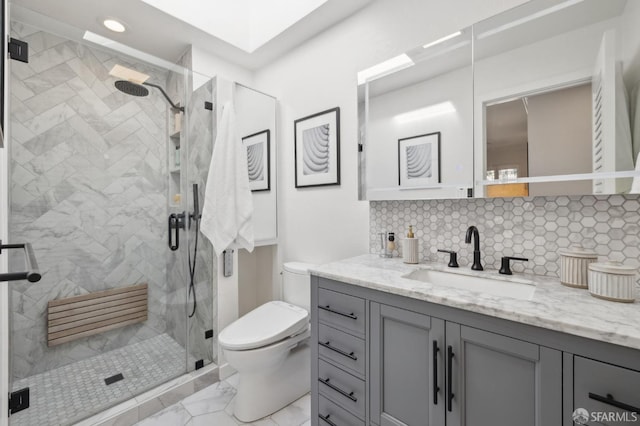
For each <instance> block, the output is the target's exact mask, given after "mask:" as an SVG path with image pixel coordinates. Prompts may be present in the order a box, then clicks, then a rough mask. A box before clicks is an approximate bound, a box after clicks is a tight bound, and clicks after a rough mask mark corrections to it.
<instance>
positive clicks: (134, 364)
mask: <svg viewBox="0 0 640 426" xmlns="http://www.w3.org/2000/svg"><path fill="white" fill-rule="evenodd" d="M118 373H122V375H123V376H124V380H120V381H118V382H116V383H113V384H111V385H108V386H107V385H106V384H105V381H104V379H106V378H107V377H111V376H113V375H115V374H118ZM184 373H185V349H184V348H183V347H182V346H180V345H179V344H178V343H177V342H176V341H175V340H173V339H172V338H171V337H170V336H169V335H168V334H161V335H159V336H156V337H152V338H150V339H147V340H145V341H143V342H139V343H135V344H133V345H129V346H125V347H123V348H120V349H117V350H114V351H110V352H107V353H105V354H102V355H99V356H96V357H93V358H89V359H86V360H83V361H78V362H76V363H73V364H70V365H66V366H64V367H61V368H57V369H55V370H51V371H47V372H46V373H42V374H37V375H34V376H31V377H27V378H25V379H21V380H17V381H15V382H14V383H13V386H12V388H13V390H18V389H22V388H24V387H29V388H30V392H31V395H30V397H31V400H30V404H31V406H30V407H29V408H28V409H27V410H24V411H21V412H19V413H16V414H14V415H12V416H11V418H10V423H9V424H10V425H11V426H35V425H37V426H49V425H51V426H54V425H55V426H58V425H67V424H71V423H74V422H76V421H78V420H81V419H82V418H85V417H88V416H90V415H92V414H95V413H96V412H98V411H101V410H103V409H106V408H108V407H110V406H112V405H115V404H116V403H119V402H121V401H124V400H128V399H130V398H133V397H134V396H136V395H138V394H140V393H142V392H144V391H146V390H148V389H150V388H152V387H154V386H157V385H159V384H161V383H163V382H166V381H168V380H170V379H172V378H174V377H177V376H179V375H182V374H184Z"/></svg>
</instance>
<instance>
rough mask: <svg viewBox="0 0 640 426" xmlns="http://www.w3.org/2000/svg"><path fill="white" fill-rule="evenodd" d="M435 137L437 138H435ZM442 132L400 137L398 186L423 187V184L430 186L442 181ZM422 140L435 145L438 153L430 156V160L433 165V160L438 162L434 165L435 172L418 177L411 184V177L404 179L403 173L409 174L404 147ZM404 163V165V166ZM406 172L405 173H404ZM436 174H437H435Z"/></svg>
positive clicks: (423, 142)
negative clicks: (404, 159) (427, 175)
mask: <svg viewBox="0 0 640 426" xmlns="http://www.w3.org/2000/svg"><path fill="white" fill-rule="evenodd" d="M433 139H435V140H433ZM441 141H442V134H441V133H440V132H432V133H424V134H421V135H415V136H410V137H407V138H401V139H398V186H400V187H402V188H411V187H412V186H415V187H421V186H429V185H436V184H439V183H442V175H441V170H440V169H441V158H440V157H441V154H440V152H441V149H440V145H441ZM420 142H422V144H423V145H431V146H435V151H436V155H435V156H430V157H429V161H430V162H431V164H432V165H433V162H435V163H437V167H433V169H434V171H435V173H432V174H431V175H430V176H429V177H422V178H416V180H415V181H414V183H413V184H409V183H408V182H409V179H408V178H407V177H406V178H405V179H403V174H405V175H406V174H407V169H406V161H404V162H403V161H402V160H403V158H404V157H403V148H406V145H407V144H411V143H415V145H418V143H420ZM433 151H434V150H433V148H432V149H431V151H430V154H431V155H432V153H433ZM403 165H404V167H403ZM403 172H404V173H403ZM434 175H435V176H434Z"/></svg>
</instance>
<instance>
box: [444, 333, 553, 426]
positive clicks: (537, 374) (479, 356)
mask: <svg viewBox="0 0 640 426" xmlns="http://www.w3.org/2000/svg"><path fill="white" fill-rule="evenodd" d="M445 359H446V361H445V362H446V366H445V370H446V373H445V374H446V375H447V390H446V395H445V399H446V406H447V407H446V425H447V426H464V425H466V426H513V425H514V424H518V425H519V426H537V425H557V424H559V423H560V419H561V415H562V414H561V413H562V353H561V352H560V351H557V350H554V349H549V348H546V347H543V346H539V345H536V344H533V343H529V342H525V341H522V340H518V339H513V338H511V337H506V336H502V335H499V334H495V333H490V332H488V331H484V330H478V329H476V328H472V327H468V326H464V325H460V324H456V323H452V322H447V324H446V354H445ZM449 400H451V402H450V403H449Z"/></svg>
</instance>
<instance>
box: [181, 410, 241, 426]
mask: <svg viewBox="0 0 640 426" xmlns="http://www.w3.org/2000/svg"><path fill="white" fill-rule="evenodd" d="M238 424H239V423H238V422H237V421H236V420H235V419H234V418H233V417H231V416H230V415H228V414H227V413H225V412H224V411H219V412H217V413H208V414H203V415H201V416H195V417H193V418H192V419H191V420H190V421H189V422H188V423H187V426H212V425H215V426H238Z"/></svg>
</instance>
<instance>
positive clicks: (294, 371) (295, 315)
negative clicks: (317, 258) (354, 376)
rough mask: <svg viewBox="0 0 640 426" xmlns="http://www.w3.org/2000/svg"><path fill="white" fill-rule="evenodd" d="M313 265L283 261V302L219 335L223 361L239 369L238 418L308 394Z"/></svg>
mask: <svg viewBox="0 0 640 426" xmlns="http://www.w3.org/2000/svg"><path fill="white" fill-rule="evenodd" d="M311 266H312V265H311V264H307V263H300V262H287V263H285V264H284V265H283V269H284V271H283V278H282V295H283V300H282V301H272V302H267V303H265V304H264V305H261V306H259V307H257V308H256V309H254V310H253V311H251V312H249V313H247V314H245V315H244V316H242V317H240V318H238V319H237V320H236V321H234V322H233V323H231V324H229V325H228V326H227V327H225V329H224V330H222V332H220V335H219V336H218V343H219V344H220V347H221V348H222V350H223V352H224V356H225V358H226V360H227V362H228V363H229V365H230V366H231V367H233V368H234V369H235V370H236V371H237V372H238V378H239V382H238V388H237V393H236V399H235V406H234V412H233V414H234V415H235V416H236V418H237V419H238V420H240V421H243V422H252V421H255V420H258V419H260V418H262V417H265V416H268V415H270V414H272V413H274V412H276V411H278V410H280V409H281V408H284V407H285V406H287V405H288V404H290V403H291V402H293V401H295V400H296V399H298V398H300V397H301V396H303V395H304V394H306V393H307V392H309V389H310V377H311V373H310V360H309V359H310V349H309V345H308V341H309V336H310V325H309V304H310V303H311V282H310V276H309V268H310V267H311Z"/></svg>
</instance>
